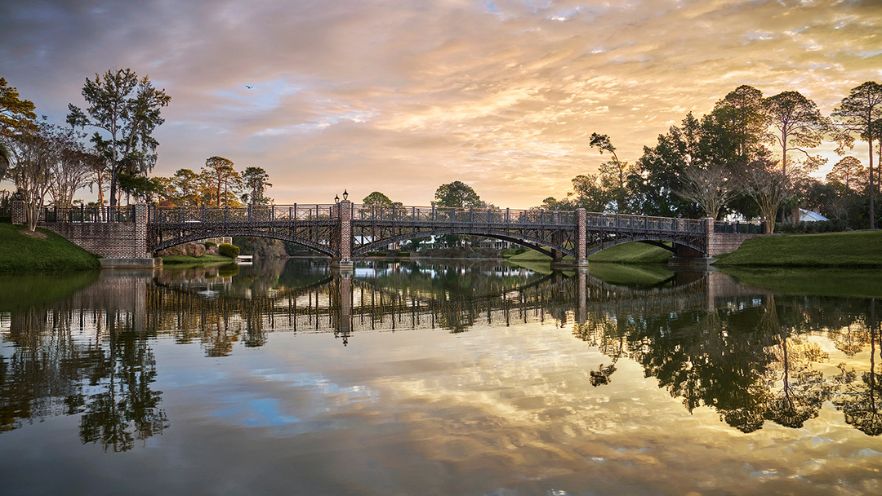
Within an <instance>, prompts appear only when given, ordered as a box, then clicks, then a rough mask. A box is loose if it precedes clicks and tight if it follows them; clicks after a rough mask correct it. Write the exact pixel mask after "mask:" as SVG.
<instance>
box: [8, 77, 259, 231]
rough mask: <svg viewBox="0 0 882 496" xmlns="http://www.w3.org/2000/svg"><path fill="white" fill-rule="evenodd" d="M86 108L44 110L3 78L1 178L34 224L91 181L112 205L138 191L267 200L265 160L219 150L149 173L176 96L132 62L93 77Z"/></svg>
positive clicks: (193, 200)
mask: <svg viewBox="0 0 882 496" xmlns="http://www.w3.org/2000/svg"><path fill="white" fill-rule="evenodd" d="M82 96H83V99H84V100H85V102H86V106H85V107H84V108H80V107H78V106H76V105H74V104H69V105H68V114H67V118H66V121H65V124H64V125H58V124H55V123H51V122H49V121H48V120H47V119H46V118H45V117H42V118H38V117H37V114H36V108H35V106H34V104H33V102H31V101H29V100H27V99H25V98H22V96H21V95H20V94H19V92H18V90H17V89H16V88H14V87H12V86H10V85H9V84H8V83H7V81H6V80H5V79H4V78H0V179H4V178H8V179H9V180H11V181H12V182H13V183H14V185H15V188H16V192H15V195H16V197H17V198H18V199H20V200H23V201H24V203H25V205H26V207H27V208H26V215H27V221H28V222H27V223H28V227H29V228H30V230H32V231H33V230H35V229H36V225H37V221H38V220H39V213H40V210H41V209H42V208H43V205H44V204H45V203H46V201H47V199H51V202H52V204H53V205H55V206H57V207H60V208H69V207H71V206H73V204H74V195H75V194H76V192H77V191H79V190H82V189H84V188H90V189H93V190H97V198H96V202H95V204H97V205H99V206H104V205H105V204H106V205H108V206H109V207H111V208H115V207H118V206H120V205H121V204H122V199H123V197H125V200H126V203H128V202H130V201H131V199H132V198H134V199H135V200H146V201H149V202H154V201H155V202H157V203H160V204H164V205H167V206H193V205H210V206H241V205H243V204H258V205H263V204H268V203H270V201H271V200H270V199H269V197H268V196H267V189H268V188H269V187H270V186H272V184H270V182H269V175H268V174H267V172H266V171H265V170H264V169H263V168H260V167H247V168H245V169H244V170H243V171H242V172H239V171H237V170H236V169H235V167H234V163H233V162H232V161H231V160H229V159H227V158H224V157H218V156H213V157H210V158H208V159H207V160H206V161H205V165H204V166H203V167H202V169H201V170H200V171H199V172H198V173H197V172H194V171H193V170H192V169H180V170H178V171H177V172H175V173H174V175H172V176H171V177H161V176H153V177H150V176H149V174H150V172H151V171H152V170H153V167H154V166H155V165H156V161H157V153H156V148H157V146H158V144H159V143H158V142H157V140H156V138H155V137H154V132H155V130H156V128H157V127H158V126H160V125H162V124H163V122H164V121H165V120H164V118H163V116H162V109H163V108H164V107H166V106H168V105H169V103H170V101H171V97H170V96H169V95H168V94H166V92H165V90H162V89H158V88H156V87H155V86H154V85H153V83H152V82H151V81H150V79H149V78H148V77H146V76H145V77H140V76H138V75H137V74H136V73H135V72H134V71H132V70H131V69H118V70H109V71H107V72H105V73H104V74H96V75H95V76H94V78H87V79H86V81H85V83H84V85H83V88H82ZM105 191H107V192H108V193H109V199H105Z"/></svg>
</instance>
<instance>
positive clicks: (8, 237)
mask: <svg viewBox="0 0 882 496" xmlns="http://www.w3.org/2000/svg"><path fill="white" fill-rule="evenodd" d="M99 267H100V264H99V263H98V258H97V257H95V256H94V255H92V254H91V253H89V252H87V251H86V250H83V249H82V248H80V247H78V246H77V245H75V244H73V243H71V242H70V241H68V240H66V239H64V238H62V237H61V236H59V235H57V234H55V233H53V232H51V231H47V230H45V229H37V232H35V233H31V232H30V231H28V230H27V229H26V228H23V227H21V226H13V225H12V224H0V272H6V273H9V272H40V271H43V272H65V271H75V270H93V269H98V268H99Z"/></svg>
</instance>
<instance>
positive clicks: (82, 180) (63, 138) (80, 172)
mask: <svg viewBox="0 0 882 496" xmlns="http://www.w3.org/2000/svg"><path fill="white" fill-rule="evenodd" d="M76 138H77V136H76V135H75V134H73V133H68V134H58V135H55V136H53V137H51V139H53V140H55V141H56V143H55V147H56V150H57V151H58V153H56V155H55V160H54V164H53V165H52V171H51V174H52V183H51V186H50V194H51V195H52V203H54V204H55V206H57V207H61V208H70V206H71V205H72V204H73V197H74V194H76V192H77V190H79V189H81V188H85V187H86V186H88V185H90V184H91V183H92V177H91V174H90V173H91V172H92V171H93V164H94V163H95V162H96V161H99V162H102V163H103V160H102V159H101V158H100V157H98V156H96V155H95V154H93V153H91V152H89V150H87V149H86V148H85V147H83V146H82V144H81V143H80V142H79V141H77V139H76Z"/></svg>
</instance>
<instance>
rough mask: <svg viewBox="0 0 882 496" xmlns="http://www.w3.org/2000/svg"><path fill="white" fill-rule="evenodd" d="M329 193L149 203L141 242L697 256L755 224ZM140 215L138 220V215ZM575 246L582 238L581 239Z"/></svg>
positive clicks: (130, 213) (336, 253) (52, 215)
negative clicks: (648, 247)
mask: <svg viewBox="0 0 882 496" xmlns="http://www.w3.org/2000/svg"><path fill="white" fill-rule="evenodd" d="M348 196H349V195H348V192H346V191H344V192H343V199H342V200H339V199H338V198H335V202H336V203H333V204H296V203H295V204H293V205H270V206H248V207H243V208H215V207H187V208H164V207H159V206H150V207H149V209H148V212H147V246H146V248H147V251H150V252H156V251H158V250H162V249H165V248H169V247H171V246H174V245H178V244H181V243H186V242H191V241H199V240H202V239H207V238H216V237H230V236H257V237H265V238H274V239H281V240H284V241H287V242H291V243H295V244H299V245H302V246H304V247H307V248H310V249H312V250H314V251H316V252H319V253H322V254H325V255H327V256H330V257H332V258H335V259H341V258H342V259H348V257H349V255H350V254H351V255H352V256H359V255H366V254H368V253H370V252H372V251H375V250H378V249H381V248H385V247H387V246H389V245H391V244H393V243H398V242H401V241H405V240H410V239H418V238H426V237H431V236H444V235H470V236H481V237H487V238H496V239H501V240H505V241H510V242H512V243H516V244H519V245H523V246H527V247H530V248H533V249H535V250H537V251H540V252H542V253H546V254H548V255H551V256H553V257H555V259H560V258H562V257H563V256H564V255H570V256H573V257H576V258H579V259H580V260H581V259H584V257H585V256H587V255H590V254H591V253H594V252H597V251H600V250H602V249H605V248H609V247H610V246H614V245H617V244H620V243H625V242H632V241H641V242H646V243H651V244H656V245H658V246H661V247H663V248H666V249H668V250H672V251H676V249H677V248H678V247H686V248H689V249H691V250H692V252H694V253H696V254H699V255H706V254H707V253H708V251H709V248H708V247H709V246H710V243H709V241H710V239H711V237H712V236H717V237H725V236H729V235H739V236H742V235H745V234H747V235H750V234H757V233H759V232H761V231H762V226H761V225H759V224H749V223H729V222H712V221H710V219H675V218H670V217H651V216H644V215H626V214H606V213H593V212H585V211H583V210H579V211H550V210H541V209H528V210H520V209H509V208H495V207H491V208H479V209H463V208H444V207H436V206H428V207H427V206H401V205H398V206H389V207H381V206H372V205H359V204H354V203H352V202H350V201H348V200H347V198H348ZM42 220H43V221H44V222H46V223H50V224H52V223H83V224H88V223H98V222H135V211H134V209H133V208H132V207H117V208H109V207H79V208H69V209H60V208H51V207H50V208H46V209H44V211H43V212H42ZM138 222H143V221H142V220H139V221H138ZM580 245H581V246H580Z"/></svg>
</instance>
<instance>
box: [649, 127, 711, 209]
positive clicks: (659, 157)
mask: <svg viewBox="0 0 882 496" xmlns="http://www.w3.org/2000/svg"><path fill="white" fill-rule="evenodd" d="M702 129H703V128H702V125H701V123H700V122H699V120H698V119H696V118H695V117H694V116H693V115H692V113H689V114H687V115H686V117H685V118H684V119H683V121H682V122H681V123H680V126H671V127H670V129H668V132H667V133H665V134H660V135H659V136H658V139H657V142H656V145H655V146H653V147H648V146H646V147H643V156H641V157H640V159H639V160H637V164H636V168H637V171H636V173H635V177H636V178H639V181H636V182H635V183H634V185H633V187H632V191H633V193H634V197H635V198H634V202H633V203H635V204H636V206H637V211H639V212H640V213H642V214H644V215H659V216H665V217H676V216H681V215H682V216H685V217H693V216H697V215H698V214H699V212H698V210H697V209H696V208H695V206H694V204H693V203H692V202H691V201H687V200H686V199H684V198H683V197H682V196H681V195H678V194H677V193H676V192H677V191H681V190H682V189H683V182H682V180H683V171H684V170H686V169H688V168H690V167H695V166H698V165H699V164H700V163H701V162H702V161H703V160H702V152H701V146H700V145H701V140H702V136H703V135H704V133H703V131H702Z"/></svg>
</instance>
